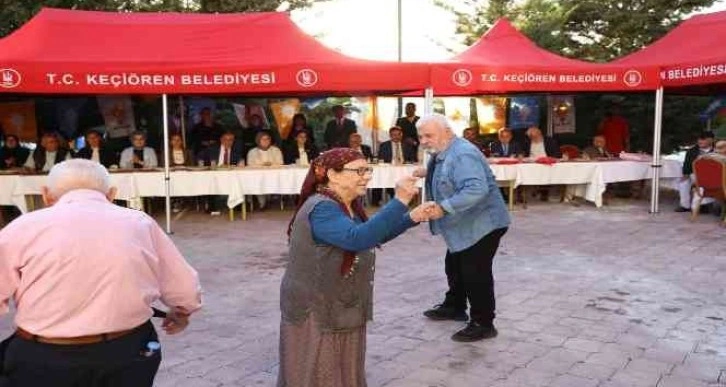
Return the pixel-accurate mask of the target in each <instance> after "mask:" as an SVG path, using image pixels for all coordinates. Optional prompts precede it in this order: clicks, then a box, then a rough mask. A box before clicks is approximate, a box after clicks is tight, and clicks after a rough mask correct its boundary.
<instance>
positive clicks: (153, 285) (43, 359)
mask: <svg viewBox="0 0 726 387" xmlns="http://www.w3.org/2000/svg"><path fill="white" fill-rule="evenodd" d="M114 194H115V189H114V188H111V187H110V184H109V175H108V172H107V171H106V169H105V168H104V167H103V166H101V165H100V164H98V163H95V162H93V161H90V160H83V159H76V160H70V161H66V162H63V163H60V164H57V165H55V166H54V167H53V168H52V169H51V171H50V174H49V175H48V186H47V187H45V188H44V189H43V199H44V200H45V202H46V204H47V205H48V206H49V207H48V208H45V209H42V210H39V211H35V212H31V213H29V214H26V215H23V216H22V217H20V218H18V219H16V220H15V221H14V222H12V223H11V224H10V225H8V226H7V227H5V228H4V229H2V230H0V314H4V313H7V312H8V301H9V300H10V299H11V298H12V299H13V301H14V303H15V306H16V309H17V311H16V315H15V324H16V326H17V330H16V331H15V335H14V337H13V338H11V339H10V341H9V342H6V343H7V351H6V353H5V357H6V361H5V370H4V373H5V378H6V379H7V380H8V381H9V385H10V386H11V387H21V386H22V387H49V386H53V387H86V386H88V387H91V386H92V387H105V386H114V387H144V386H151V385H152V384H153V381H154V376H155V374H156V371H157V369H158V367H159V363H160V362H161V353H160V346H159V344H158V341H159V339H158V337H157V334H156V331H155V329H154V326H153V325H152V324H151V322H150V321H149V320H150V318H151V317H152V314H153V311H152V308H151V304H152V303H154V302H155V301H157V300H160V301H161V302H163V303H164V304H166V305H167V306H169V307H170V308H171V310H170V312H169V315H168V316H167V318H166V320H165V321H164V323H163V324H162V326H163V328H164V330H165V331H166V332H167V333H169V334H175V333H178V332H181V331H182V330H184V329H185V328H186V326H187V324H188V322H189V321H188V318H189V315H190V314H191V313H193V312H195V311H196V310H198V309H199V308H200V307H201V296H200V286H199V282H198V279H197V273H196V272H195V271H194V269H192V268H191V267H190V266H189V265H188V264H187V262H186V261H185V260H184V258H183V257H182V255H181V254H180V253H179V251H178V250H177V248H176V247H175V246H174V244H173V243H172V241H171V240H170V239H169V238H168V237H167V236H166V234H164V232H163V231H162V230H161V228H159V226H158V225H157V224H156V222H155V221H154V220H153V219H152V218H150V217H149V216H147V215H146V214H144V213H143V212H140V211H135V210H129V209H126V208H121V207H118V206H115V205H113V204H112V203H111V200H112V199H113V197H114ZM0 374H2V372H0Z"/></svg>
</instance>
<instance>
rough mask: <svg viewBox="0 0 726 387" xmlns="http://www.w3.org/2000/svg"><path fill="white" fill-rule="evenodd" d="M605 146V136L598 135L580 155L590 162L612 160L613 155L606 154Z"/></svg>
mask: <svg viewBox="0 0 726 387" xmlns="http://www.w3.org/2000/svg"><path fill="white" fill-rule="evenodd" d="M605 146H606V141H605V136H603V135H601V134H598V135H597V136H595V137H593V138H592V145H591V146H589V147H587V148H585V149H584V150H583V151H582V155H583V156H585V157H587V158H589V159H590V160H608V159H612V158H613V155H612V154H610V152H608V150H607V148H606V147H605Z"/></svg>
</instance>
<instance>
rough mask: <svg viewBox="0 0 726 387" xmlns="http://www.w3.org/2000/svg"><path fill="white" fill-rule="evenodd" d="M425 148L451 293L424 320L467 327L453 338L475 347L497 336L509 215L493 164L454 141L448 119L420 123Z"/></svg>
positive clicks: (436, 230)
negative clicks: (501, 253) (497, 264)
mask: <svg viewBox="0 0 726 387" xmlns="http://www.w3.org/2000/svg"><path fill="white" fill-rule="evenodd" d="M416 126H417V128H418V133H419V140H420V144H421V146H423V147H424V149H425V150H426V151H427V152H429V153H431V154H432V157H431V160H430V161H429V163H428V166H427V170H426V171H425V172H424V171H422V170H421V171H417V174H419V175H421V174H424V173H425V176H426V196H427V198H426V199H427V200H433V201H435V202H436V204H437V205H436V207H434V209H433V210H432V211H433V212H434V213H433V214H432V218H431V219H432V220H431V222H430V224H429V226H430V228H431V232H432V233H433V234H434V235H442V236H443V237H444V240H445V241H446V246H447V252H446V277H447V279H448V282H449V291H448V292H446V298H445V300H444V302H443V303H442V304H440V305H437V306H435V307H434V308H433V309H430V310H427V311H426V312H425V313H424V315H425V316H426V317H429V318H431V319H433V320H456V321H466V320H467V315H466V305H467V304H466V303H467V300H468V301H469V304H470V306H471V310H470V314H471V319H470V321H469V324H468V325H467V327H466V328H464V329H462V330H460V331H459V332H457V333H456V334H454V335H453V336H452V339H453V340H455V341H464V342H468V341H477V340H482V339H487V338H492V337H495V336H496V335H497V330H496V329H495V328H494V310H495V300H494V278H493V276H492V261H493V259H494V255H495V254H496V252H497V249H498V248H499V241H500V239H501V238H502V236H503V235H504V234H505V233H506V232H507V228H508V226H509V223H510V218H509V213H508V212H507V207H506V205H505V203H504V199H503V198H502V195H501V193H500V192H499V187H498V186H497V182H496V180H495V179H494V175H493V174H492V171H491V169H490V168H489V164H487V162H486V159H485V158H484V156H483V155H482V154H481V152H480V151H479V150H478V149H477V148H476V147H475V146H473V145H472V144H471V143H469V142H468V141H466V140H464V139H461V138H458V137H456V135H455V134H454V132H453V131H452V129H451V126H450V125H449V123H448V120H447V119H446V117H444V116H442V115H440V114H432V115H429V116H426V117H423V118H421V119H420V120H419V121H418V123H417V125H416Z"/></svg>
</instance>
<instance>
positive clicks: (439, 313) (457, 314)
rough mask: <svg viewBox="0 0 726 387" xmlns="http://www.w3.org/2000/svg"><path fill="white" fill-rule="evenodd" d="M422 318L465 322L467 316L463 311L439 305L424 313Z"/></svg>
mask: <svg viewBox="0 0 726 387" xmlns="http://www.w3.org/2000/svg"><path fill="white" fill-rule="evenodd" d="M424 316H426V317H428V318H430V319H432V320H437V321H442V320H454V321H466V320H468V319H469V316H467V315H466V312H464V311H463V310H457V309H455V308H454V307H453V306H446V305H444V304H439V305H436V306H434V307H433V308H431V309H429V310H427V311H425V312H424Z"/></svg>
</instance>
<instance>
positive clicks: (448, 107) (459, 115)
mask: <svg viewBox="0 0 726 387" xmlns="http://www.w3.org/2000/svg"><path fill="white" fill-rule="evenodd" d="M443 100H444V111H445V112H446V117H447V118H448V119H449V122H450V123H451V126H452V129H454V133H456V135H457V136H459V137H461V136H462V135H463V133H464V129H466V128H468V127H469V125H470V121H471V99H470V98H469V97H447V98H443Z"/></svg>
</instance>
